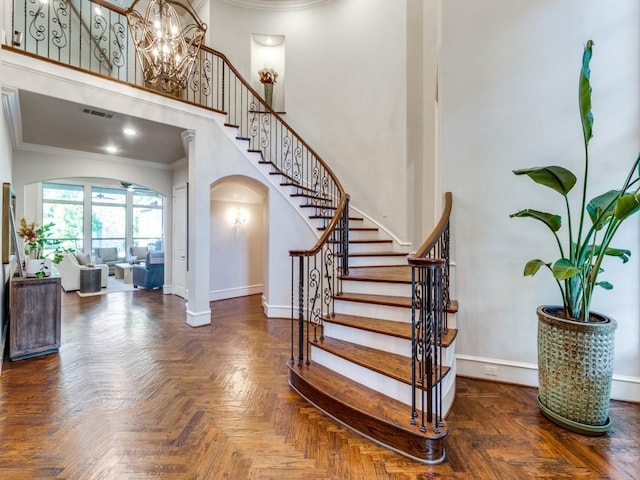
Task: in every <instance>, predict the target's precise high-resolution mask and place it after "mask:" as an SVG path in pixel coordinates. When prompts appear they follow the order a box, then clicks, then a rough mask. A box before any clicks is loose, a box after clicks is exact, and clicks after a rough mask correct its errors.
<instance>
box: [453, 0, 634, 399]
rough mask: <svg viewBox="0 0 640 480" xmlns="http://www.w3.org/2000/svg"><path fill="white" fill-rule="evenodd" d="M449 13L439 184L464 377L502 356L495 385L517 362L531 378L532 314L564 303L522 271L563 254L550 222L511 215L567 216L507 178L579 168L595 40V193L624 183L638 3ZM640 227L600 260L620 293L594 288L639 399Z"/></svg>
mask: <svg viewBox="0 0 640 480" xmlns="http://www.w3.org/2000/svg"><path fill="white" fill-rule="evenodd" d="M443 8H444V10H443V66H444V74H443V77H444V78H443V82H442V105H443V113H442V118H443V125H442V132H443V134H442V135H443V137H442V168H443V189H444V190H451V191H452V192H453V197H454V213H453V222H452V224H453V231H452V237H453V241H454V249H453V251H454V256H455V258H454V260H455V262H456V264H457V267H456V269H457V271H456V289H457V298H458V300H459V302H460V312H459V313H458V316H457V319H458V324H459V327H460V338H459V342H458V344H457V352H458V353H460V354H462V357H463V361H462V362H460V363H459V369H460V370H459V371H462V373H465V372H466V373H471V374H474V373H478V372H482V371H481V370H477V368H476V367H478V366H479V365H481V364H482V363H484V360H494V361H497V363H498V365H502V366H503V368H501V369H500V368H499V376H501V375H502V374H503V372H504V375H505V376H504V377H503V378H508V375H509V370H510V369H511V366H513V367H515V368H516V370H517V368H518V367H520V366H522V367H525V368H524V369H523V371H522V372H521V373H523V375H524V370H526V367H530V366H532V365H533V364H535V363H536V325H537V320H536V315H535V308H536V306H537V305H540V304H550V303H558V302H560V298H559V294H558V293H557V287H556V286H555V283H554V282H553V281H552V280H551V278H550V276H549V274H548V273H547V272H541V273H540V274H538V276H536V277H534V278H528V277H527V278H524V277H523V276H522V271H523V267H524V264H525V263H526V262H527V261H528V260H530V259H533V258H543V259H548V260H551V259H555V255H556V252H555V250H554V248H555V247H554V245H555V244H554V241H553V238H552V237H551V235H550V233H549V232H548V231H547V230H546V228H545V227H544V226H542V225H541V224H538V223H537V222H534V221H529V220H526V219H509V214H510V213H513V212H516V211H518V210H520V209H522V208H527V207H531V208H537V209H540V210H546V211H557V212H558V213H560V212H561V211H562V203H561V197H560V196H558V195H557V194H555V193H554V192H552V191H551V190H549V189H545V188H544V187H541V186H538V185H535V184H534V183H533V182H531V181H530V180H528V179H526V178H522V177H516V176H514V175H513V174H512V173H511V171H512V170H514V169H516V168H525V167H532V166H539V165H548V164H561V165H564V166H566V167H568V168H570V169H572V170H574V171H576V172H578V171H581V169H582V161H583V150H582V141H581V135H582V132H581V127H580V120H579V115H578V106H577V84H578V73H579V69H580V61H581V56H582V49H583V45H584V43H585V42H586V41H587V40H588V39H593V40H594V41H595V47H594V57H593V61H592V63H591V68H592V75H591V79H592V86H593V112H594V116H595V124H594V139H593V140H592V142H591V167H592V176H591V179H590V185H591V186H592V188H590V191H589V198H591V197H593V196H595V195H596V194H598V193H602V192H604V191H606V190H608V189H611V188H616V187H617V186H619V185H620V184H621V183H622V181H623V180H624V178H623V177H624V176H625V175H626V172H627V171H628V169H629V168H630V166H631V164H632V162H633V160H635V158H636V157H637V155H638V151H639V148H640V112H639V105H640V98H639V90H638V85H639V84H640V72H639V68H640V60H639V59H640V41H639V35H640V29H639V28H638V25H639V24H640V4H639V3H638V2H637V1H636V0H620V1H618V2H616V4H615V8H613V7H612V5H611V4H610V3H609V2H599V1H596V0H588V1H585V0H563V1H557V0H544V1H538V2H525V1H513V0H489V1H485V2H476V1H471V0H453V1H445V2H443ZM638 226H639V219H638V217H637V216H636V217H635V218H634V219H632V220H631V221H629V222H628V223H627V225H626V226H625V227H623V231H622V232H620V236H619V238H618V240H617V241H616V242H615V245H616V246H620V247H623V246H624V247H628V248H630V250H631V251H632V252H633V253H632V260H631V262H629V263H628V264H627V265H624V266H623V265H620V264H619V262H617V261H609V262H608V263H607V265H605V267H604V268H605V270H606V273H607V275H606V277H607V278H608V279H610V280H611V281H612V283H614V284H615V289H614V290H613V291H611V292H605V291H604V290H600V291H598V293H597V294H596V297H595V299H594V302H593V309H594V310H595V311H600V312H602V313H606V314H609V315H611V316H613V317H614V318H616V319H617V320H618V322H619V327H618V332H617V337H616V354H615V375H616V376H617V377H618V379H621V378H622V377H624V376H629V377H635V379H631V380H629V384H628V385H627V386H629V387H632V388H635V389H636V390H635V391H636V394H635V395H636V397H635V399H636V400H638V399H639V398H640V392H639V391H638V387H639V383H640V381H639V379H638V378H639V377H640V295H639V291H638V290H639V288H638V287H639V285H640V268H639V266H640V262H639V260H640V249H639V248H638V245H640V242H639V241H638V240H639V229H638ZM480 374H482V373H480ZM511 380H513V381H518V382H522V383H527V381H528V380H527V378H526V376H517V377H516V378H514V379H511ZM622 380H624V378H622ZM533 381H534V382H535V378H534V379H533ZM622 383H624V382H622ZM615 388H617V387H616V385H614V390H615ZM615 396H616V392H614V397H615ZM619 397H620V396H618V398H619Z"/></svg>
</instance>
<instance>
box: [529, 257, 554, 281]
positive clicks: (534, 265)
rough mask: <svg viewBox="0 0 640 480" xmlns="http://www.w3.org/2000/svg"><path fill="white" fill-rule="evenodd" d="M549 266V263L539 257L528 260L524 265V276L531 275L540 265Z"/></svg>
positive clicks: (536, 271)
mask: <svg viewBox="0 0 640 480" xmlns="http://www.w3.org/2000/svg"><path fill="white" fill-rule="evenodd" d="M544 266H546V267H549V266H550V264H548V263H545V262H543V261H542V260H540V259H535V260H529V261H528V262H527V264H526V265H525V266H524V276H525V277H533V276H534V275H535V274H536V273H538V270H540V268H541V267H544Z"/></svg>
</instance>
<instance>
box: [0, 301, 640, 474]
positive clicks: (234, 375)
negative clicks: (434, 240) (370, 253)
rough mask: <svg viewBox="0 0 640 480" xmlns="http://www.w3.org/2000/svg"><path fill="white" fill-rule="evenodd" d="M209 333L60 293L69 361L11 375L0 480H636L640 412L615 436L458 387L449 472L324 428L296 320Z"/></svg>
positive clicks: (616, 409)
mask: <svg viewBox="0 0 640 480" xmlns="http://www.w3.org/2000/svg"><path fill="white" fill-rule="evenodd" d="M212 311H213V314H212V317H213V323H212V325H211V326H205V327H200V328H191V327H189V326H188V325H186V324H185V305H184V302H183V301H182V300H181V299H180V298H178V297H174V296H170V295H162V294H160V293H159V292H154V291H146V290H141V291H136V292H121V293H113V294H109V295H103V296H97V297H87V298H80V297H78V296H77V295H75V294H63V330H62V333H63V339H62V341H63V344H62V348H61V350H60V352H59V353H58V354H50V355H45V356H41V357H37V358H32V359H28V360H23V361H19V362H7V363H5V365H4V371H3V374H2V376H0V479H3V480H15V479H18V480H20V479H29V480H32V479H117V480H121V479H123V480H129V479H175V480H183V479H184V480H187V479H189V480H191V479H193V480H196V479H215V480H218V479H220V480H222V479H230V480H245V479H264V480H268V479H274V480H276V479H277V480H302V479H304V480H308V479H340V480H341V479H353V480H361V479H362V480H369V479H380V480H392V479H393V480H401V479H432V478H434V479H435V478H443V479H509V480H511V479H529V478H531V479H538V478H544V479H576V478H577V479H581V478H584V479H634V478H640V474H639V473H638V472H639V470H640V405H638V404H630V403H622V402H612V409H611V413H612V417H613V428H612V431H611V433H610V434H608V435H607V436H605V437H600V438H589V437H582V436H580V435H577V434H574V433H571V432H568V431H565V430H562V429H560V428H559V427H556V426H555V425H553V424H550V423H549V422H548V421H547V420H546V419H545V418H544V417H542V416H541V414H540V413H539V411H538V408H537V406H536V400H535V398H536V390H535V389H531V388H525V387H515V386H511V385H504V384H497V383H490V382H484V381H479V380H472V379H464V378H460V379H459V381H458V395H457V401H456V403H455V406H454V409H453V412H452V414H451V415H450V417H449V425H450V437H449V439H448V443H447V451H448V460H447V462H446V463H444V464H442V465H437V466H433V467H429V466H424V465H420V464H417V463H414V462H412V461H410V460H407V459H405V458H403V457H401V456H399V455H397V454H395V453H393V452H389V451H387V450H384V449H382V448H380V447H378V446H376V445H373V444H371V443H370V442H369V441H367V440H365V439H363V438H361V437H359V436H358V435H356V434H354V433H352V432H350V431H349V430H347V429H345V428H343V427H341V426H340V425H338V424H336V423H335V422H334V421H332V420H331V419H329V418H327V417H325V416H323V415H322V414H321V413H319V412H318V411H317V410H315V409H314V408H313V407H310V406H309V405H307V404H306V403H305V402H304V401H303V400H302V399H301V398H299V397H298V396H297V395H296V394H295V393H294V392H293V391H292V390H291V389H290V388H289V386H288V385H287V369H286V366H285V362H286V359H287V358H288V357H289V344H288V342H289V323H288V321H286V320H282V319H270V320H267V319H265V318H264V316H263V315H262V313H261V308H260V298H259V297H258V296H253V297H245V298H240V299H234V300H226V301H220V302H215V303H212Z"/></svg>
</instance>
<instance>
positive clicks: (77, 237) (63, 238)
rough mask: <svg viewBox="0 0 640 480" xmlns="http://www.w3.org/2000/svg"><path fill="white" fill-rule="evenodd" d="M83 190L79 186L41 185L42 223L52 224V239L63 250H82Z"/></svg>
mask: <svg viewBox="0 0 640 480" xmlns="http://www.w3.org/2000/svg"><path fill="white" fill-rule="evenodd" d="M83 216H84V189H83V187H82V186H81V185H65V184H61V183H43V185H42V222H43V224H47V223H51V222H53V223H54V224H55V226H54V229H53V231H52V232H53V237H52V238H53V239H54V240H59V241H60V242H61V246H62V247H64V248H73V249H75V250H82V239H83V227H82V223H83V221H82V219H83Z"/></svg>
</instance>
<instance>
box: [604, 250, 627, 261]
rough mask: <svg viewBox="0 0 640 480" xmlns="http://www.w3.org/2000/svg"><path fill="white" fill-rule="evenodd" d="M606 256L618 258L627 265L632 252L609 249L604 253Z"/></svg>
mask: <svg viewBox="0 0 640 480" xmlns="http://www.w3.org/2000/svg"><path fill="white" fill-rule="evenodd" d="M604 254H605V255H608V256H610V257H618V258H620V259H621V260H622V263H627V262H628V261H629V257H630V256H631V251H629V250H624V249H621V248H607V249H606V250H605V251H604Z"/></svg>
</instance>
